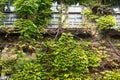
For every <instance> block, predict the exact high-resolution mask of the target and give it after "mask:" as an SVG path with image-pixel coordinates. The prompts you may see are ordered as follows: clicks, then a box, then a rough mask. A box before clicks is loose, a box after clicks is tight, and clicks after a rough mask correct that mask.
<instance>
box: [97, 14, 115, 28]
mask: <svg viewBox="0 0 120 80" xmlns="http://www.w3.org/2000/svg"><path fill="white" fill-rule="evenodd" d="M97 25H98V29H99V30H103V29H110V28H111V27H113V26H115V25H116V19H115V17H114V16H111V15H107V16H102V17H100V18H99V19H98V20H97Z"/></svg>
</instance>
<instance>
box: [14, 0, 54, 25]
mask: <svg viewBox="0 0 120 80" xmlns="http://www.w3.org/2000/svg"><path fill="white" fill-rule="evenodd" d="M14 6H15V11H16V13H18V14H19V15H20V16H21V17H22V18H23V19H30V20H32V21H34V23H35V24H36V25H37V26H42V27H47V22H48V21H49V18H50V17H51V14H52V10H51V9H50V8H51V6H52V0H16V1H15V3H14Z"/></svg>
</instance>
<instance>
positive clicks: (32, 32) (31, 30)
mask: <svg viewBox="0 0 120 80" xmlns="http://www.w3.org/2000/svg"><path fill="white" fill-rule="evenodd" d="M14 24H15V26H16V27H18V28H19V29H21V32H20V33H21V37H22V38H26V39H30V38H42V35H41V31H40V30H39V29H38V28H37V26H36V25H35V24H34V23H33V22H32V21H30V20H26V19H19V20H18V21H16V22H15V23H14Z"/></svg>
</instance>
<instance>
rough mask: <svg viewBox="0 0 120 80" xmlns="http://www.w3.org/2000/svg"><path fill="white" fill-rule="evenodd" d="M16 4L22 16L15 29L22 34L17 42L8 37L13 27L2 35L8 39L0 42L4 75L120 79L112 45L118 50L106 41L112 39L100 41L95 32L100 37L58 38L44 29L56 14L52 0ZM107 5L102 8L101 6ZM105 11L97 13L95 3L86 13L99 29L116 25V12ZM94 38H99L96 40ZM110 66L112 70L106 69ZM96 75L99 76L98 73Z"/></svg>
mask: <svg viewBox="0 0 120 80" xmlns="http://www.w3.org/2000/svg"><path fill="white" fill-rule="evenodd" d="M76 1H78V2H83V3H82V4H88V2H90V1H91V3H90V4H88V5H90V7H91V4H94V3H100V1H101V0H97V1H94V0H88V1H85V0H76ZM60 2H62V3H64V4H66V5H71V4H72V3H73V2H74V0H71V1H70V0H61V1H60ZM88 5H87V6H88ZM99 5H100V4H99ZM14 6H15V7H16V13H18V14H19V15H20V16H21V17H22V19H19V20H17V21H16V22H15V23H14V24H15V28H14V29H15V30H16V31H17V30H18V31H17V33H14V34H12V35H16V34H17V36H19V35H18V34H20V38H15V39H17V40H15V43H13V42H14V41H13V40H12V39H10V40H9V39H7V38H9V36H11V35H10V33H9V31H8V32H7V34H5V36H3V37H2V38H3V41H6V43H5V44H2V43H0V53H1V55H0V57H1V59H0V68H1V76H6V75H9V76H10V80H30V79H31V80H94V79H95V80H119V79H120V74H119V67H120V65H119V58H118V57H117V58H116V57H115V58H113V56H111V55H109V53H110V52H112V51H111V49H113V50H114V52H113V53H114V54H116V53H117V52H116V51H115V48H114V46H112V47H111V46H110V47H109V44H107V45H105V42H109V43H110V41H103V42H102V41H101V42H100V41H99V40H98V39H97V38H96V37H94V35H92V37H93V38H95V39H96V40H95V39H92V38H90V40H82V39H81V38H80V39H79V40H77V39H75V38H74V37H76V36H74V37H73V35H72V34H71V33H62V35H58V36H57V39H55V40H54V39H53V38H45V37H44V36H43V35H42V34H43V33H44V31H43V30H42V28H44V27H47V22H48V21H49V20H48V19H49V18H50V17H51V14H52V11H51V9H50V7H51V6H52V0H39V1H38V0H34V1H33V0H15V3H14ZM103 9H104V8H102V9H101V8H100V10H103ZM97 10H99V9H98V8H97ZM97 10H96V11H97ZM101 13H102V12H101V11H98V12H95V13H94V12H93V7H92V9H91V8H89V9H87V10H85V11H84V12H83V13H82V14H83V15H85V17H87V19H88V20H90V22H94V23H95V24H97V26H95V28H96V29H97V28H98V29H99V30H106V29H110V28H111V27H112V26H115V25H116V21H115V19H114V17H113V16H112V15H106V14H102V15H101ZM0 19H1V16H0ZM92 27H93V26H92ZM2 30H3V31H4V29H2ZM55 38H56V37H55ZM91 39H92V40H91ZM94 41H99V42H96V43H93V42H94ZM8 43H11V44H8ZM107 46H108V47H107ZM106 48H108V50H107V49H106ZM107 54H108V55H107ZM117 56H119V54H117ZM110 58H113V59H110ZM104 61H105V62H104ZM109 65H110V67H109ZM106 66H107V68H106ZM106 69H107V70H108V71H105V70H106ZM114 70H118V71H114ZM95 75H97V77H94V76H95Z"/></svg>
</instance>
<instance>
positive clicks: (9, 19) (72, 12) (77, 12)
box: [2, 0, 120, 28]
mask: <svg viewBox="0 0 120 80" xmlns="http://www.w3.org/2000/svg"><path fill="white" fill-rule="evenodd" d="M12 1H13V0H9V3H8V4H6V5H5V6H4V9H3V12H4V15H5V18H4V20H3V21H2V25H4V26H13V23H14V22H15V21H16V20H17V19H18V17H19V16H18V15H17V14H15V13H14V7H13V6H11V3H12ZM60 7H61V5H60V4H59V2H57V1H54V2H53V5H52V7H51V10H52V11H53V15H52V18H51V21H50V22H49V23H48V28H57V27H59V19H60V17H61V16H60V12H59V11H58V9H57V8H60ZM83 8H84V7H83V6H81V5H79V3H73V4H72V5H70V6H69V7H68V9H67V11H66V13H65V12H64V14H63V15H62V21H64V20H65V22H64V26H63V27H65V28H68V27H69V28H76V27H78V28H80V27H81V25H82V21H83V16H82V14H81V12H82V10H83ZM114 11H115V12H116V15H115V17H116V20H117V23H118V24H117V26H115V27H119V26H120V9H119V8H118V7H117V8H114Z"/></svg>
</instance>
